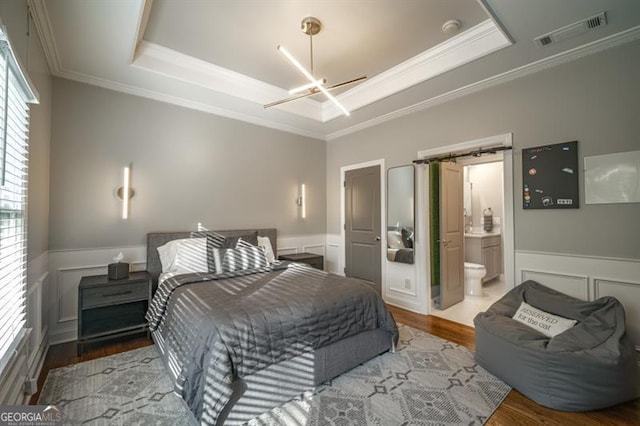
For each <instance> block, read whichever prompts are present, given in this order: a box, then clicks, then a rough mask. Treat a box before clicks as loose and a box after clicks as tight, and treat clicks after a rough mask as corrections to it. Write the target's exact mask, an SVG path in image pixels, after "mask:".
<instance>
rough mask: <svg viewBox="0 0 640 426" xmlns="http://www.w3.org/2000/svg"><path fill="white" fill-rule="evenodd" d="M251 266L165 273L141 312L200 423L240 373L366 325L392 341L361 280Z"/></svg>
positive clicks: (378, 305)
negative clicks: (225, 270)
mask: <svg viewBox="0 0 640 426" xmlns="http://www.w3.org/2000/svg"><path fill="white" fill-rule="evenodd" d="M250 272H252V273H246V272H245V273H241V274H234V275H233V276H232V275H229V274H226V275H213V274H185V275H178V276H175V277H172V278H169V279H167V280H165V281H164V282H162V283H160V285H159V287H158V290H157V292H156V294H155V296H154V298H153V300H152V302H151V305H150V307H149V311H148V312H147V320H148V321H149V324H150V327H151V330H152V331H156V333H154V335H155V336H156V337H157V339H156V341H157V343H158V346H159V348H160V350H161V351H162V352H163V353H164V356H165V361H166V364H167V366H168V369H169V370H170V373H171V375H172V376H173V379H174V382H175V390H176V392H177V393H178V394H179V395H180V396H181V397H182V398H183V399H184V400H185V402H186V403H187V405H188V406H189V407H190V409H191V411H192V412H193V413H194V415H195V417H196V419H198V421H200V422H201V423H204V424H215V423H216V421H217V418H218V415H219V414H220V412H221V410H222V409H223V408H224V407H225V405H226V404H227V403H228V402H229V400H230V398H231V396H232V394H233V384H234V381H235V380H236V379H237V378H239V377H245V376H247V375H250V374H252V373H253V372H256V371H258V370H260V369H263V368H265V367H267V366H269V365H271V364H275V363H278V362H281V361H284V360H287V359H289V358H292V357H295V356H297V355H300V354H302V353H305V352H310V351H313V350H315V349H318V348H321V347H323V346H326V345H329V344H331V343H334V342H337V341H339V340H341V339H344V338H347V337H349V336H352V335H355V334H357V333H360V332H362V331H366V330H373V329H376V328H382V329H384V330H387V331H389V333H390V336H392V338H393V339H394V340H397V337H398V331H397V328H396V324H395V321H394V320H393V317H392V316H391V314H389V312H388V311H387V309H386V307H385V306H384V303H383V302H382V300H381V298H380V297H379V296H378V295H377V294H376V293H375V292H374V291H373V290H372V289H371V288H370V287H369V286H368V285H367V284H366V283H364V282H362V281H359V280H355V279H350V278H344V277H340V276H337V275H333V274H328V273H326V272H323V271H319V270H316V269H311V268H309V267H306V266H301V265H297V264H290V265H284V266H279V267H274V268H271V267H270V268H265V269H262V270H257V271H250ZM187 284H188V285H187Z"/></svg>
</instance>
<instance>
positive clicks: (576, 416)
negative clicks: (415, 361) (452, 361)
mask: <svg viewBox="0 0 640 426" xmlns="http://www.w3.org/2000/svg"><path fill="white" fill-rule="evenodd" d="M388 307H389V310H390V311H391V313H392V314H393V317H394V318H395V319H396V321H398V322H401V323H403V324H406V325H408V326H410V327H413V328H417V329H419V330H422V331H426V332H427V333H430V334H433V335H434V336H438V337H442V338H443V339H447V340H449V341H451V342H454V343H457V344H459V345H462V346H465V347H466V348H468V349H471V350H473V349H474V348H475V345H476V342H475V333H474V329H473V328H472V327H468V326H466V325H462V324H458V323H456V322H452V321H449V320H446V319H442V318H438V317H434V316H431V315H420V314H416V313H413V312H409V311H405V310H404V309H400V308H396V307H393V306H388ZM486 424H487V425H518V426H528V425H563V426H564V425H581V426H582V425H585V426H586V425H602V426H603V425H640V399H636V400H635V401H631V402H628V403H626V404H620V405H617V406H615V407H611V408H607V409H605V410H599V411H591V412H587V413H567V412H563V411H556V410H552V409H550V408H546V407H543V406H541V405H538V404H536V403H535V402H533V401H532V400H530V399H529V398H527V397H525V396H524V395H522V394H521V393H520V392H518V391H516V390H512V391H511V392H509V395H507V397H506V399H505V400H504V402H503V403H502V405H500V407H498V409H497V410H496V412H495V413H493V416H491V418H490V419H489V421H488V422H487V423H486Z"/></svg>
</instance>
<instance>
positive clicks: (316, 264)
mask: <svg viewBox="0 0 640 426" xmlns="http://www.w3.org/2000/svg"><path fill="white" fill-rule="evenodd" d="M278 259H279V260H288V261H290V262H300V263H306V264H307V265H309V266H311V267H312V268H316V269H320V270H324V256H322V255H319V254H315V253H296V254H282V255H280V256H278Z"/></svg>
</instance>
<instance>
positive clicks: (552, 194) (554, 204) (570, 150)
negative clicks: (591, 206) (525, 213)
mask: <svg viewBox="0 0 640 426" xmlns="http://www.w3.org/2000/svg"><path fill="white" fill-rule="evenodd" d="M578 207H579V204H578V142H577V141H572V142H564V143H558V144H554V145H545V146H538V147H535V148H526V149H523V150H522V208H524V209H525V210H528V209H577V208H578Z"/></svg>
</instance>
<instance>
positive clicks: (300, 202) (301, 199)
mask: <svg viewBox="0 0 640 426" xmlns="http://www.w3.org/2000/svg"><path fill="white" fill-rule="evenodd" d="M306 198H307V195H306V191H305V186H304V183H303V184H302V185H300V196H299V197H298V198H296V204H297V205H298V207H300V208H301V209H302V210H301V211H300V214H301V216H302V218H303V219H305V218H306V217H307V206H306Z"/></svg>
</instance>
